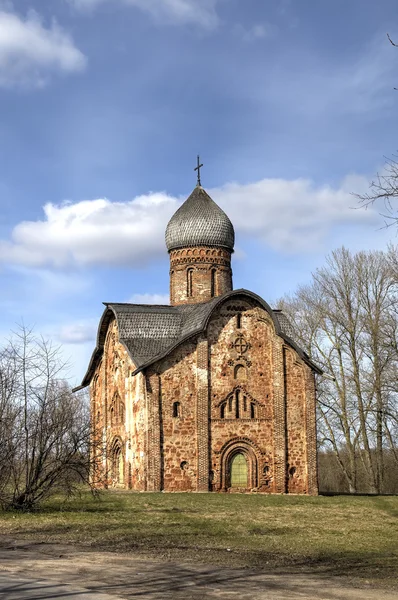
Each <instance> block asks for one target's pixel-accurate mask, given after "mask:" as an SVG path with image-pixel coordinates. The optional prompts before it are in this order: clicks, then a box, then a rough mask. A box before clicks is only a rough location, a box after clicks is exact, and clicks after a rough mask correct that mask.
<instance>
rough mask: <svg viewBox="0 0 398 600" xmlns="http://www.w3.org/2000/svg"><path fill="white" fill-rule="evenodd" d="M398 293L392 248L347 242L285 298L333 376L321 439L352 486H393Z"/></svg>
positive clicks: (327, 382)
mask: <svg viewBox="0 0 398 600" xmlns="http://www.w3.org/2000/svg"><path fill="white" fill-rule="evenodd" d="M397 292H398V285H397V279H396V278H395V277H394V273H393V270H392V268H391V260H389V257H388V256H387V255H386V254H385V253H382V252H360V253H358V254H356V255H352V254H351V253H350V252H349V251H348V250H346V249H344V248H342V249H340V250H337V251H335V252H333V253H332V255H331V256H330V257H328V258H327V261H326V266H325V267H324V268H322V269H318V270H317V271H316V272H315V273H314V275H313V281H312V283H311V284H309V285H308V286H304V287H301V288H299V290H298V291H297V292H296V294H295V295H294V296H293V297H291V298H285V299H284V300H283V301H282V302H281V306H282V308H283V309H284V310H285V311H286V312H287V313H289V315H290V317H291V319H292V320H293V321H294V323H295V326H296V330H297V332H298V335H299V337H300V341H301V343H302V344H304V345H306V346H307V350H308V352H309V353H310V355H311V357H312V358H313V360H314V361H315V362H318V363H319V364H320V365H321V366H322V367H323V369H324V370H325V372H326V373H329V374H330V375H331V376H332V377H333V380H331V379H323V380H321V381H320V382H319V386H318V387H319V390H318V392H319V393H318V415H319V426H318V429H319V433H320V444H321V446H323V447H324V448H326V449H328V448H331V449H332V450H333V452H334V455H335V457H336V461H337V464H338V465H339V468H340V470H341V472H342V473H343V475H344V477H345V480H346V483H347V487H348V489H349V491H351V492H355V491H358V489H359V488H360V489H361V490H362V491H371V492H381V491H383V490H385V486H384V485H383V476H384V473H385V466H384V455H385V451H386V449H387V448H389V453H388V456H389V462H390V456H392V457H393V456H394V453H395V452H396V450H397V447H398V440H397V437H396V418H397V414H398V408H397V407H398V402H397V397H398V396H397V392H398V389H396V386H395V381H396V376H395V374H396V371H397V369H398V352H397V348H396V343H397V335H396V333H397V313H396V311H397ZM397 466H398V463H397Z"/></svg>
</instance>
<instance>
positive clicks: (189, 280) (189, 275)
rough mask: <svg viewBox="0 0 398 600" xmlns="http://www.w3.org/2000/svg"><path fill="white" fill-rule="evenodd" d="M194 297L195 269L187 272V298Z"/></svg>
mask: <svg viewBox="0 0 398 600" xmlns="http://www.w3.org/2000/svg"><path fill="white" fill-rule="evenodd" d="M192 295H193V269H188V270H187V296H188V298H192Z"/></svg>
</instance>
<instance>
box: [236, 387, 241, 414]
mask: <svg viewBox="0 0 398 600" xmlns="http://www.w3.org/2000/svg"><path fill="white" fill-rule="evenodd" d="M239 401H240V390H236V405H235V409H236V412H235V416H236V418H237V419H239V408H240V407H239Z"/></svg>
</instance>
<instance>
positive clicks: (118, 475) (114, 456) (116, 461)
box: [111, 440, 124, 485]
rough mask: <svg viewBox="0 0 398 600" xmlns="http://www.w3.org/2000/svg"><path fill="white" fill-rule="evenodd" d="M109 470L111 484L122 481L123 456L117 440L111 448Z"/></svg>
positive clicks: (121, 482)
mask: <svg viewBox="0 0 398 600" xmlns="http://www.w3.org/2000/svg"><path fill="white" fill-rule="evenodd" d="M111 470H112V479H113V484H114V485H116V484H123V483H124V457H123V451H122V445H121V443H120V441H119V440H117V441H116V442H115V443H114V444H113V448H112V450H111Z"/></svg>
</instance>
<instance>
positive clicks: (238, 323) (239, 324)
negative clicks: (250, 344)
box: [236, 313, 242, 329]
mask: <svg viewBox="0 0 398 600" xmlns="http://www.w3.org/2000/svg"><path fill="white" fill-rule="evenodd" d="M241 327H242V314H241V313H238V314H237V315H236V329H241Z"/></svg>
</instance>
